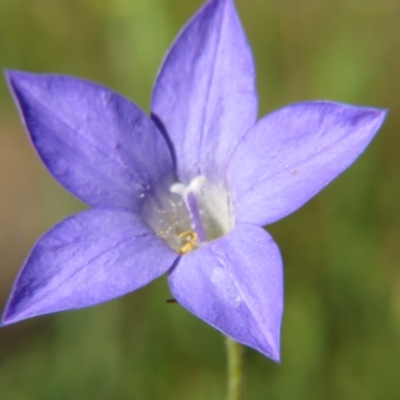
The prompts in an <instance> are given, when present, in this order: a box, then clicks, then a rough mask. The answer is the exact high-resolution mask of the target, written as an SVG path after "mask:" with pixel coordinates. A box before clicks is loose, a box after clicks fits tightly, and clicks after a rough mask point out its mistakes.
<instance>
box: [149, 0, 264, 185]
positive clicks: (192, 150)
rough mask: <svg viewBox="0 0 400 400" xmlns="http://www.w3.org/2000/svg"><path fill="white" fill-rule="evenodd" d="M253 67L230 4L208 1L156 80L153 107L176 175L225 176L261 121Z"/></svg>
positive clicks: (184, 178)
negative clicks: (234, 152) (243, 140)
mask: <svg viewBox="0 0 400 400" xmlns="http://www.w3.org/2000/svg"><path fill="white" fill-rule="evenodd" d="M257 107H258V105H257V96H256V92H255V78H254V63H253V59H252V55H251V51H250V48H249V46H248V43H247V40H246V37H245V34H244V32H243V29H242V26H241V24H240V21H239V18H238V16H237V13H236V10H235V6H234V4H233V1H232V0H211V1H209V2H208V3H207V4H206V5H205V6H204V7H203V8H202V9H201V10H200V11H199V12H198V13H197V14H196V15H195V16H194V18H193V19H192V20H191V21H190V22H189V24H188V25H187V26H186V27H185V28H184V29H183V31H182V32H181V34H180V35H179V37H178V38H177V40H176V42H175V43H174V45H173V46H172V48H171V50H170V51H169V53H168V55H167V57H166V59H165V61H164V64H163V66H162V68H161V70H160V73H159V76H158V78H157V81H156V84H155V87H154V92H153V101H152V112H153V114H154V118H155V120H159V121H161V124H162V125H163V126H164V127H165V129H166V131H167V133H168V135H169V137H170V138H171V140H172V143H173V146H174V150H175V152H176V159H177V168H178V175H179V178H180V180H181V181H182V182H183V183H186V184H187V183H189V182H190V180H191V178H193V177H194V176H197V175H201V174H205V175H207V174H208V173H210V172H212V175H213V176H215V174H216V172H215V166H218V172H221V173H224V163H225V161H226V158H227V157H228V156H229V155H230V153H231V151H232V149H233V148H234V146H235V144H236V143H237V142H238V140H239V139H240V137H241V135H243V134H244V132H245V131H246V130H247V129H249V128H250V127H251V126H253V124H254V123H255V121H256V117H257Z"/></svg>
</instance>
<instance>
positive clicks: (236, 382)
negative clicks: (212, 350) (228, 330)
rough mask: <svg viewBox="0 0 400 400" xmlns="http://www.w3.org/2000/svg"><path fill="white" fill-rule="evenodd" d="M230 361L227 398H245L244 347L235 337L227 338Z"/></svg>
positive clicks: (237, 399)
mask: <svg viewBox="0 0 400 400" xmlns="http://www.w3.org/2000/svg"><path fill="white" fill-rule="evenodd" d="M226 353H227V354H226V355H227V363H228V396H227V400H243V399H244V396H243V354H244V347H243V346H242V345H241V344H239V343H238V342H235V341H234V340H233V339H231V338H229V337H227V338H226Z"/></svg>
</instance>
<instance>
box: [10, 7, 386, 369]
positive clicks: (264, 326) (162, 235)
mask: <svg viewBox="0 0 400 400" xmlns="http://www.w3.org/2000/svg"><path fill="white" fill-rule="evenodd" d="M7 79H8V82H9V86H10V89H11V91H12V93H13V95H14V99H15V101H16V103H17V105H18V107H19V111H20V114H21V117H22V120H23V121H24V124H25V127H26V129H27V131H28V133H29V135H30V137H31V140H32V143H33V145H34V147H35V148H36V150H37V152H38V154H39V156H40V158H41V159H42V160H43V162H44V164H45V165H46V167H47V168H48V170H49V171H50V173H51V174H52V175H53V176H54V177H55V179H56V180H57V181H58V182H59V183H60V184H61V185H63V186H64V187H65V188H66V189H67V190H69V191H70V192H71V193H72V194H73V195H75V196H76V197H78V198H79V199H81V200H82V201H84V202H85V203H86V204H88V205H89V206H90V209H89V210H86V211H83V212H81V213H79V214H77V215H73V216H72V217H70V218H67V219H66V220H64V221H62V222H61V223H59V224H58V225H56V226H55V227H54V228H53V229H51V230H50V231H49V232H48V233H46V234H45V235H44V236H43V237H42V238H41V239H40V240H39V241H38V242H37V244H36V245H35V247H34V248H33V250H32V252H31V253H30V255H29V257H28V259H27V261H26V263H25V265H24V266H23V268H22V270H21V272H20V274H19V276H18V278H17V280H16V283H15V285H14V287H13V290H12V293H11V296H10V298H9V302H8V304H7V307H6V310H5V313H4V315H3V318H2V325H7V324H11V323H14V322H17V321H20V320H23V319H25V318H30V317H34V316H37V315H41V314H47V313H53V312H57V311H63V310H70V309H78V308H82V307H87V306H92V305H95V304H98V303H101V302H104V301H107V300H111V299H113V298H116V297H118V296H122V295H124V294H127V293H130V292H132V291H134V290H136V289H138V288H140V287H142V286H144V285H146V284H148V283H149V282H151V281H152V280H154V279H156V278H158V277H159V276H161V275H163V274H165V273H167V274H168V281H169V285H170V288H171V292H172V295H173V297H174V298H175V299H176V301H177V302H178V303H179V304H181V305H182V306H183V307H185V308H186V309H187V310H189V311H190V312H191V313H193V314H194V315H196V316H197V317H199V318H201V319H202V320H204V321H205V322H207V323H208V324H210V325H211V326H213V327H214V328H216V329H218V330H219V331H221V332H223V333H224V334H225V335H227V336H229V337H232V338H233V339H235V340H237V341H238V342H240V343H243V344H245V345H248V346H250V347H253V348H255V349H257V350H258V351H260V352H261V353H263V354H264V355H266V356H268V357H270V358H271V359H273V360H277V361H278V360H279V347H280V328H281V319H282V311H283V272H282V261H281V256H280V253H279V250H278V247H277V245H276V244H275V242H274V240H273V239H272V237H271V236H270V235H269V234H268V233H267V232H266V231H265V230H264V229H263V226H264V225H268V224H270V223H272V222H275V221H277V220H279V219H281V218H283V217H285V216H287V215H288V214H290V213H292V212H293V211H295V210H297V209H298V208H299V207H301V206H302V205H303V204H304V203H305V202H307V201H308V200H309V199H310V198H311V197H313V196H314V195H315V194H316V193H318V192H319V191H320V190H321V189H322V188H324V187H325V186H326V185H327V184H328V183H329V182H330V181H331V180H332V179H334V178H335V177H336V176H337V175H338V174H340V173H341V172H342V171H343V170H344V169H346V168H347V167H348V166H349V165H350V164H351V163H352V162H353V161H354V160H355V159H356V158H357V157H358V156H359V155H360V153H361V152H362V151H363V150H364V149H365V147H366V146H367V145H368V143H369V142H370V140H371V139H372V137H373V136H374V135H375V133H376V132H377V130H378V129H379V127H380V125H381V124H382V121H383V119H384V117H385V111H384V110H380V109H376V108H366V107H355V106H351V105H345V104H339V103H334V102H329V101H309V102H302V103H298V104H293V105H289V106H287V107H284V108H281V109H279V110H277V111H275V112H273V113H271V114H269V115H267V116H265V117H263V118H261V119H260V120H258V121H257V112H258V102H257V94H256V89H255V77H254V62H253V59H252V55H251V51H250V49H249V46H248V43H247V40H246V37H245V34H244V32H243V29H242V26H241V24H240V21H239V18H238V16H237V13H236V10H235V6H234V2H233V0H210V1H208V2H207V3H206V4H205V5H204V6H203V7H202V8H201V9H200V11H199V12H198V13H197V14H196V15H195V16H194V18H193V19H192V20H191V21H190V22H189V23H188V24H187V25H186V27H185V28H184V29H183V30H182V32H181V33H180V35H179V36H178V38H177V39H176V41H175V42H174V44H173V45H172V48H171V49H170V51H169V52H168V54H167V56H166V58H165V60H164V63H163V65H162V67H161V69H160V72H159V74H158V76H157V79H156V82H155V85H154V91H153V97H152V103H151V110H152V111H151V116H148V115H146V114H145V113H144V112H143V111H142V110H141V109H140V108H139V107H138V106H136V105H135V104H134V103H132V102H130V101H129V100H127V99H125V98H124V97H122V96H120V95H118V94H117V93H114V92H113V91H111V90H109V89H107V88H105V87H103V86H100V85H98V84H95V83H91V82H87V81H84V80H81V79H77V78H72V77H66V76H58V75H39V74H30V73H24V72H17V71H9V72H7Z"/></svg>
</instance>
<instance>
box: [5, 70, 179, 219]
mask: <svg viewBox="0 0 400 400" xmlns="http://www.w3.org/2000/svg"><path fill="white" fill-rule="evenodd" d="M7 77H8V80H9V83H10V88H11V90H12V91H13V94H14V96H15V99H16V101H17V102H18V104H19V107H20V111H21V114H22V117H23V119H24V121H25V124H26V127H27V129H28V131H29V133H30V135H31V137H32V141H33V144H34V145H35V147H36V149H37V151H38V152H39V155H40V157H41V158H42V160H43V161H44V163H45V164H46V166H47V168H48V169H49V170H50V172H51V173H52V174H53V175H54V177H55V178H56V179H57V180H58V181H59V182H60V183H61V184H62V185H63V186H64V187H65V188H67V189H68V190H69V191H71V192H72V193H73V194H75V195H76V196H77V197H79V198H80V199H81V200H83V201H85V202H86V203H88V204H90V205H92V206H99V207H119V208H124V209H129V210H134V211H137V212H139V211H140V208H141V207H142V204H143V201H145V200H147V199H145V197H147V196H146V195H148V194H151V193H150V192H151V191H152V190H153V189H154V187H159V186H160V184H161V183H163V182H164V181H165V182H166V183H165V184H166V185H169V184H170V181H171V180H172V173H173V167H172V157H171V154H170V151H169V149H168V146H167V144H166V142H165V139H164V138H163V137H162V134H161V133H160V132H159V131H158V129H157V128H156V126H155V124H154V123H153V122H152V121H151V119H150V118H149V117H148V116H147V115H146V114H144V112H143V111H141V110H140V109H139V108H138V107H137V106H136V105H134V104H133V103H131V102H129V101H128V100H126V99H125V98H123V97H122V96H120V95H118V94H116V93H114V92H112V91H110V90H109V89H106V88H104V87H102V86H100V85H97V84H94V83H90V82H87V81H84V80H81V79H77V78H71V77H65V76H57V75H36V74H27V73H21V72H8V73H7Z"/></svg>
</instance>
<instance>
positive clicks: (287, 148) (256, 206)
mask: <svg viewBox="0 0 400 400" xmlns="http://www.w3.org/2000/svg"><path fill="white" fill-rule="evenodd" d="M385 115H386V111H384V110H380V109H376V108H366V107H355V106H350V105H345V104H339V103H332V102H324V101H314V102H304V103H298V104H294V105H291V106H288V107H285V108H282V109H280V110H278V111H275V112H274V113H272V114H270V115H268V116H266V117H265V118H263V119H262V120H260V121H259V122H258V123H257V125H256V126H255V127H254V128H252V129H251V130H250V131H249V132H248V133H247V134H246V135H245V136H244V137H243V140H242V141H241V142H240V143H239V145H238V147H237V148H236V150H235V152H234V154H233V156H232V159H231V160H230V164H229V166H228V172H227V176H228V178H227V179H228V185H229V188H230V190H231V196H232V201H233V205H234V209H235V215H236V218H237V220H238V221H243V222H252V223H256V224H258V225H265V224H269V223H272V222H274V221H277V220H279V219H281V218H283V217H285V216H286V215H288V214H290V213H291V212H293V211H295V210H297V209H298V208H299V207H301V206H302V205H303V204H304V203H305V202H307V201H308V200H309V199H310V198H311V197H313V196H314V195H315V194H316V193H318V192H319V191H320V190H321V189H323V188H324V186H326V185H327V184H328V183H329V182H330V181H331V180H332V179H334V178H335V177H336V176H338V175H339V174H340V173H341V172H342V171H344V170H345V169H346V168H347V167H348V166H349V165H350V164H351V163H352V162H353V161H354V160H355V159H356V158H357V157H358V156H359V155H360V154H361V153H362V151H363V150H364V149H365V147H366V146H367V145H368V143H369V142H370V140H371V139H372V138H373V136H374V135H375V133H376V132H377V131H378V129H379V127H380V126H381V124H382V122H383V119H384V117H385Z"/></svg>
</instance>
